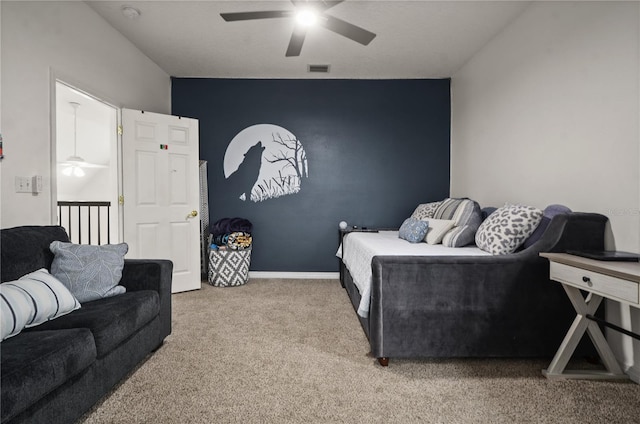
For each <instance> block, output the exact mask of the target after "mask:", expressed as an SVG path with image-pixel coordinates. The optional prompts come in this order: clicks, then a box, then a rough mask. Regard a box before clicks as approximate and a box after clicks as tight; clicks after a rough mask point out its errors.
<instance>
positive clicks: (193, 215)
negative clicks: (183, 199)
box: [187, 210, 198, 218]
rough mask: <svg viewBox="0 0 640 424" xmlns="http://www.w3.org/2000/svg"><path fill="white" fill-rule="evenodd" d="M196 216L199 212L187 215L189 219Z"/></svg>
mask: <svg viewBox="0 0 640 424" xmlns="http://www.w3.org/2000/svg"><path fill="white" fill-rule="evenodd" d="M196 216H198V211H195V210H194V211H191V213H190V214H189V215H187V218H195V217H196Z"/></svg>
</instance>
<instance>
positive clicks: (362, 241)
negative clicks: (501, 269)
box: [336, 231, 491, 318]
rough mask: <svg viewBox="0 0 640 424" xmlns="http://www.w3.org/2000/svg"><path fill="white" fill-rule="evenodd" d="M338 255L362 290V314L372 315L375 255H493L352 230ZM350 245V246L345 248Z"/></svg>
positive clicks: (472, 248) (392, 234)
mask: <svg viewBox="0 0 640 424" xmlns="http://www.w3.org/2000/svg"><path fill="white" fill-rule="evenodd" d="M342 243H343V245H341V246H340V247H339V248H338V252H337V253H336V256H338V257H339V258H342V262H344V264H345V266H346V267H347V269H348V270H349V273H350V274H351V277H352V278H353V283H354V284H355V286H356V287H357V288H358V291H359V292H360V296H361V300H360V305H359V306H358V315H360V316H361V317H363V318H367V317H368V316H369V303H370V297H371V260H372V259H373V257H374V256H380V255H392V256H425V255H428V256H490V255H491V254H490V253H488V252H485V251H484V250H480V249H479V248H477V247H476V246H468V247H445V246H443V245H441V244H427V243H409V242H408V241H406V240H403V239H401V238H399V237H398V232H397V231H380V232H377V233H371V232H352V233H349V234H347V235H345V236H344V238H343V241H342ZM345 247H346V248H345Z"/></svg>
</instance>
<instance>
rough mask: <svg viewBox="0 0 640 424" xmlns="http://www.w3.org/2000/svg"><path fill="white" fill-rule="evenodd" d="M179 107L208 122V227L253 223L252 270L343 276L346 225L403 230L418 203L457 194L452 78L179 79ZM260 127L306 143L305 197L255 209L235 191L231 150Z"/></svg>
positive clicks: (175, 108) (204, 148) (203, 143)
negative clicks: (452, 184) (227, 168)
mask: <svg viewBox="0 0 640 424" xmlns="http://www.w3.org/2000/svg"><path fill="white" fill-rule="evenodd" d="M171 98H172V113H173V114H174V115H179V116H187V117H191V118H197V119H198V120H199V122H200V159H202V160H206V161H208V171H209V175H208V183H209V208H210V215H211V216H210V217H209V219H210V222H211V223H213V222H215V221H216V220H218V219H219V218H223V217H243V218H247V219H249V220H250V221H251V222H252V223H253V225H254V230H253V239H254V243H253V253H252V262H251V270H252V271H285V272H286V271H289V272H294V271H297V272H305V271H306V272H336V271H337V270H338V261H337V259H336V257H335V253H336V250H337V247H338V223H339V222H340V221H341V220H345V221H347V222H348V223H349V225H358V226H367V227H395V228H397V227H399V226H400V225H401V224H402V222H403V220H404V219H405V218H407V217H408V216H409V215H410V214H411V212H413V210H414V209H415V207H416V206H417V205H418V204H419V203H425V202H430V201H436V200H441V199H443V198H445V197H447V196H448V194H449V166H450V165H449V164H450V113H451V103H450V80H449V79H441V80H245V79H199V78H173V79H172V93H171ZM256 124H274V125H278V126H281V127H284V128H286V129H287V130H289V131H290V132H291V133H292V134H294V135H295V136H296V137H297V139H298V140H299V141H300V142H301V143H302V145H303V147H304V150H305V152H306V157H307V162H308V177H307V178H304V179H303V180H302V185H301V188H300V191H299V192H298V193H296V194H290V195H286V196H282V197H278V198H270V199H267V200H264V201H261V202H253V201H251V200H249V199H248V198H247V200H245V201H242V200H240V199H239V198H238V195H237V194H238V192H237V190H232V188H231V187H230V182H229V180H228V179H227V178H225V175H224V170H223V162H224V156H225V151H226V149H227V146H228V145H229V143H230V142H231V140H232V139H233V138H234V137H235V136H236V135H237V134H238V133H239V132H240V131H242V130H243V129H245V128H247V127H250V126H252V125H256ZM252 178H253V179H255V175H254V176H252ZM249 183H251V182H249Z"/></svg>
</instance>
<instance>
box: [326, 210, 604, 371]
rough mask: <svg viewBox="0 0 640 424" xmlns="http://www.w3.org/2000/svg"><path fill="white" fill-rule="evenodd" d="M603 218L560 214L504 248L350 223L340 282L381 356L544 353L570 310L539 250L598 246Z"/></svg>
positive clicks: (553, 346) (555, 342) (383, 360)
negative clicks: (409, 237) (495, 251)
mask: <svg viewBox="0 0 640 424" xmlns="http://www.w3.org/2000/svg"><path fill="white" fill-rule="evenodd" d="M606 223H607V218H606V217H605V216H603V215H600V214H594V213H579V212H574V213H566V214H559V215H556V216H554V217H553V218H552V219H551V220H550V222H549V224H548V226H547V227H546V230H545V231H544V233H542V235H541V236H540V238H539V239H538V240H537V241H536V242H535V243H533V244H532V245H530V246H528V247H527V248H525V249H522V250H520V251H517V252H515V253H511V254H505V255H492V254H488V253H487V252H484V251H482V250H480V249H478V248H477V247H474V246H472V247H464V248H459V247H444V246H442V245H428V244H426V243H418V244H417V245H411V244H410V243H407V242H406V241H405V240H401V239H399V238H398V235H397V233H396V232H389V231H380V232H351V233H349V234H346V235H345V236H344V238H343V242H342V245H341V246H340V250H339V252H338V255H339V256H341V258H342V260H341V263H340V266H341V283H342V284H343V286H344V287H345V289H346V291H347V293H348V296H349V298H350V300H351V303H352V305H353V307H354V310H355V311H356V314H357V317H358V319H359V320H360V322H361V324H362V328H363V329H364V332H365V334H366V335H367V337H368V339H369V343H370V347H371V354H372V355H373V357H375V358H377V359H378V361H379V363H380V364H381V365H383V366H386V365H387V364H388V363H389V358H421V357H544V358H548V357H551V356H553V354H554V353H555V351H556V350H557V348H558V346H559V345H560V343H561V341H562V339H563V337H564V335H565V333H566V331H567V328H568V327H569V326H570V325H571V322H572V321H573V319H574V318H575V313H574V312H573V308H572V307H571V304H570V303H569V300H568V299H567V296H566V295H565V293H564V292H563V291H562V288H561V287H560V286H559V285H558V284H553V283H552V282H550V280H549V265H548V262H547V261H546V260H545V259H543V258H541V257H540V256H539V253H540V252H563V251H566V250H570V249H574V250H578V249H583V250H587V249H595V250H597V249H600V250H601V249H604V232H605V225H606ZM363 269H364V270H365V271H364V272H363ZM585 350H589V347H588V346H587V345H585V346H583V347H582V348H581V349H579V352H585Z"/></svg>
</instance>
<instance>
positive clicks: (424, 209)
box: [411, 201, 442, 220]
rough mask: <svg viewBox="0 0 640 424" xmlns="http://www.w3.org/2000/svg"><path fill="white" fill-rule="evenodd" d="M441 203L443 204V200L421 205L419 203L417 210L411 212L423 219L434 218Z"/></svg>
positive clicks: (413, 216)
mask: <svg viewBox="0 0 640 424" xmlns="http://www.w3.org/2000/svg"><path fill="white" fill-rule="evenodd" d="M441 204H442V201H440V202H431V203H423V204H421V205H418V207H417V208H416V210H414V211H413V213H412V214H411V217H412V218H415V219H422V220H425V219H428V218H433V214H434V213H435V212H436V209H438V206H440V205H441Z"/></svg>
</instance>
